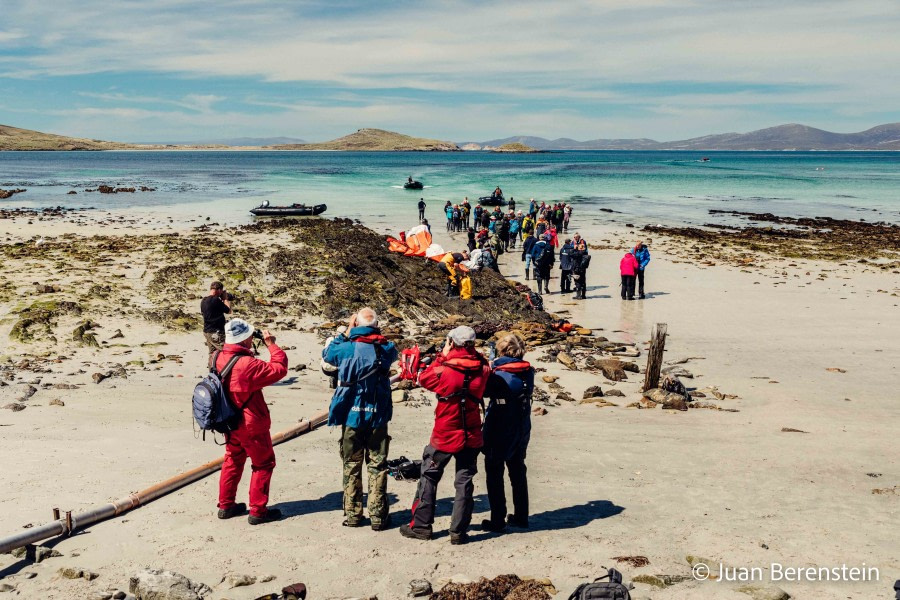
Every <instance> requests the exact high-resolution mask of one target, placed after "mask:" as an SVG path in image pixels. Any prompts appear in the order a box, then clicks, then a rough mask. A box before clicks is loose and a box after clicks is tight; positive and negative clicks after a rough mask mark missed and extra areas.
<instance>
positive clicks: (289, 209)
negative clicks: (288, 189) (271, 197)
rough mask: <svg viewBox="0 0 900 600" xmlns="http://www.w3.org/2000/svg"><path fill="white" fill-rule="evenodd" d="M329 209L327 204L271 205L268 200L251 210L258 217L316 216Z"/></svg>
mask: <svg viewBox="0 0 900 600" xmlns="http://www.w3.org/2000/svg"><path fill="white" fill-rule="evenodd" d="M326 210H328V206H327V205H326V204H316V205H315V206H308V205H306V204H291V205H290V206H269V201H268V200H266V201H265V202H263V203H262V204H260V205H259V206H257V207H256V208H254V209H252V210H251V211H250V213H251V214H253V215H254V216H257V217H314V216H316V215H321V214H322V213H323V212H325V211H326Z"/></svg>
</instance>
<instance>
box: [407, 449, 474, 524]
mask: <svg viewBox="0 0 900 600" xmlns="http://www.w3.org/2000/svg"><path fill="white" fill-rule="evenodd" d="M478 453H479V451H478V450H477V449H474V448H463V449H462V450H460V451H459V452H457V453H455V454H450V453H449V452H441V451H440V450H435V449H434V448H432V447H431V446H430V445H428V446H425V452H423V453H422V477H421V479H419V487H418V488H417V489H416V499H415V501H414V502H413V506H412V527H413V529H424V530H427V531H431V526H432V525H433V524H434V506H435V502H436V501H437V485H438V482H440V480H441V477H443V475H444V469H445V468H446V466H447V465H448V464H449V463H450V459H451V458H454V457H455V458H456V477H455V478H454V481H453V484H454V486H456V497H455V498H454V499H453V514H452V516H451V517H450V533H465V532H466V531H468V529H469V525H470V524H471V523H472V510H473V509H474V508H475V498H474V495H475V484H473V483H472V479H473V478H474V477H475V474H476V473H478Z"/></svg>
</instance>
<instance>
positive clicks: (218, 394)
mask: <svg viewBox="0 0 900 600" xmlns="http://www.w3.org/2000/svg"><path fill="white" fill-rule="evenodd" d="M219 354H220V351H216V353H215V354H213V357H212V361H211V366H210V368H209V373H208V374H207V375H206V377H204V378H203V379H202V380H201V381H200V383H198V384H197V385H196V386H195V387H194V397H193V399H192V402H193V407H194V421H196V422H197V426H198V427H199V428H200V430H201V431H202V432H203V439H204V441H205V440H206V432H207V431H213V432H219V433H224V434H226V435H227V434H228V432H230V431H234V430H235V429H237V427H238V425H240V423H241V417H242V412H241V410H240V409H239V408H237V407H236V406H235V405H234V404H233V403H232V402H231V400H229V399H228V395H227V393H226V392H225V389H226V386H227V381H228V375H229V374H231V369H232V368H233V367H234V364H235V363H236V362H237V361H238V360H239V359H240V358H241V356H240V355H237V356H233V357H231V360H229V361H228V364H227V365H225V368H224V369H222V372H221V373H219V372H218V371H216V361H217V360H218V358H219Z"/></svg>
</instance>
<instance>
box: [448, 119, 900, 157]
mask: <svg viewBox="0 0 900 600" xmlns="http://www.w3.org/2000/svg"><path fill="white" fill-rule="evenodd" d="M509 143H523V144H527V145H529V146H531V147H533V148H537V149H538V150H900V123H889V124H886V125H879V126H877V127H873V128H871V129H867V130H866V131H861V132H859V133H833V132H830V131H825V130H823V129H816V128H814V127H809V126H806V125H798V124H789V125H779V126H778V127H769V128H767V129H760V130H758V131H751V132H750V133H724V134H718V135H706V136H702V137H697V138H691V139H688V140H680V141H674V142H657V141H655V140H649V139H597V140H588V141H585V142H579V141H577V140H572V139H569V138H559V139H555V140H548V139H546V138H540V137H530V136H515V137H509V138H503V139H498V140H489V141H486V142H466V143H464V144H461V145H462V146H463V148H465V149H466V150H470V149H471V150H492V149H494V148H497V147H499V146H502V145H503V144H509Z"/></svg>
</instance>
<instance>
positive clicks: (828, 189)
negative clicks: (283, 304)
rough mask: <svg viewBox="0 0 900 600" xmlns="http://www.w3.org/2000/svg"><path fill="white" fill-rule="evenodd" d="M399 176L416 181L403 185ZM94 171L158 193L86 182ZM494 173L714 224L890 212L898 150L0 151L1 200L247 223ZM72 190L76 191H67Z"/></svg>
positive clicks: (583, 201)
mask: <svg viewBox="0 0 900 600" xmlns="http://www.w3.org/2000/svg"><path fill="white" fill-rule="evenodd" d="M703 156H708V157H709V158H710V160H709V162H701V161H700V158H701V157H703ZM407 175H412V176H413V178H415V179H418V180H421V181H422V182H423V183H425V184H426V186H427V187H426V189H425V190H422V191H408V190H404V189H402V187H401V186H402V183H403V182H404V181H405V179H406V177H407ZM101 183H107V184H111V185H120V186H129V187H130V186H140V185H147V186H151V187H155V188H157V191H156V192H152V193H148V192H144V193H140V192H138V193H135V194H117V195H114V196H113V195H101V194H98V193H96V192H95V193H84V192H83V189H84V188H86V187H96V186H97V185H99V184H101ZM497 185H499V186H501V187H502V188H503V191H504V193H505V194H506V197H507V198H509V197H510V196H513V197H515V199H516V200H517V202H518V203H520V204H521V203H527V201H528V199H529V198H531V197H534V198H537V199H538V200H545V201H558V200H563V201H566V202H570V203H571V204H573V205H574V207H575V211H576V214H577V215H579V217H580V218H582V219H591V220H594V221H617V222H634V223H635V224H638V225H643V224H645V223H666V224H672V223H692V224H702V223H707V222H720V223H721V222H728V221H729V219H727V218H725V217H712V216H710V215H709V214H708V210H709V209H726V210H746V211H755V212H772V213H775V214H778V215H785V216H832V217H841V218H853V219H866V220H869V221H879V220H880V221H890V222H894V223H900V154H898V153H888V152H885V153H880V152H846V153H839V152H829V153H821V152H712V153H699V152H623V151H602V152H558V153H545V154H518V155H503V154H494V153H485V152H465V153H390V152H385V153H380V152H379V153H355V152H354V153H344V152H341V153H338V152H264V151H260V152H34V153H25V152H0V187H3V188H10V187H24V188H27V189H28V191H27V192H26V193H24V194H18V195H16V196H14V197H13V198H12V199H10V200H6V201H0V204H2V205H3V206H27V207H42V206H56V205H63V206H69V207H86V206H90V207H96V208H101V209H128V210H129V211H134V212H138V213H141V214H145V213H157V214H159V213H163V214H165V215H167V216H173V217H175V218H178V217H188V216H191V217H196V216H198V215H202V216H204V217H205V216H212V217H213V219H214V220H216V221H218V222H222V223H241V222H248V221H249V220H250V219H251V218H252V217H251V216H250V215H248V214H247V210H249V209H250V208H252V207H254V206H256V205H258V204H259V203H260V202H261V201H262V200H269V201H270V202H271V203H272V204H279V203H289V202H304V203H313V204H317V203H323V202H324V203H327V204H328V207H329V210H328V213H327V214H328V215H329V216H346V217H351V218H360V219H363V220H365V221H366V222H367V223H372V224H384V225H385V226H388V225H393V224H395V223H396V224H399V225H403V226H406V225H410V224H412V222H413V221H414V220H415V214H416V209H415V203H416V201H417V200H418V199H419V198H420V197H424V198H425V200H426V202H427V203H428V204H429V208H428V215H429V218H430V219H431V221H432V222H433V223H435V222H440V218H441V216H440V207H441V206H442V205H443V203H444V201H445V200H453V201H454V202H458V201H461V200H462V198H463V197H464V196H468V197H469V199H470V200H473V199H475V198H477V197H478V196H481V195H485V194H487V193H489V192H490V191H491V190H493V189H494V187H495V186H497ZM73 189H74V190H76V191H78V194H77V195H67V192H68V191H70V190H73ZM600 208H608V209H612V210H614V211H617V212H616V213H607V212H603V211H600V210H599V209H600Z"/></svg>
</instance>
